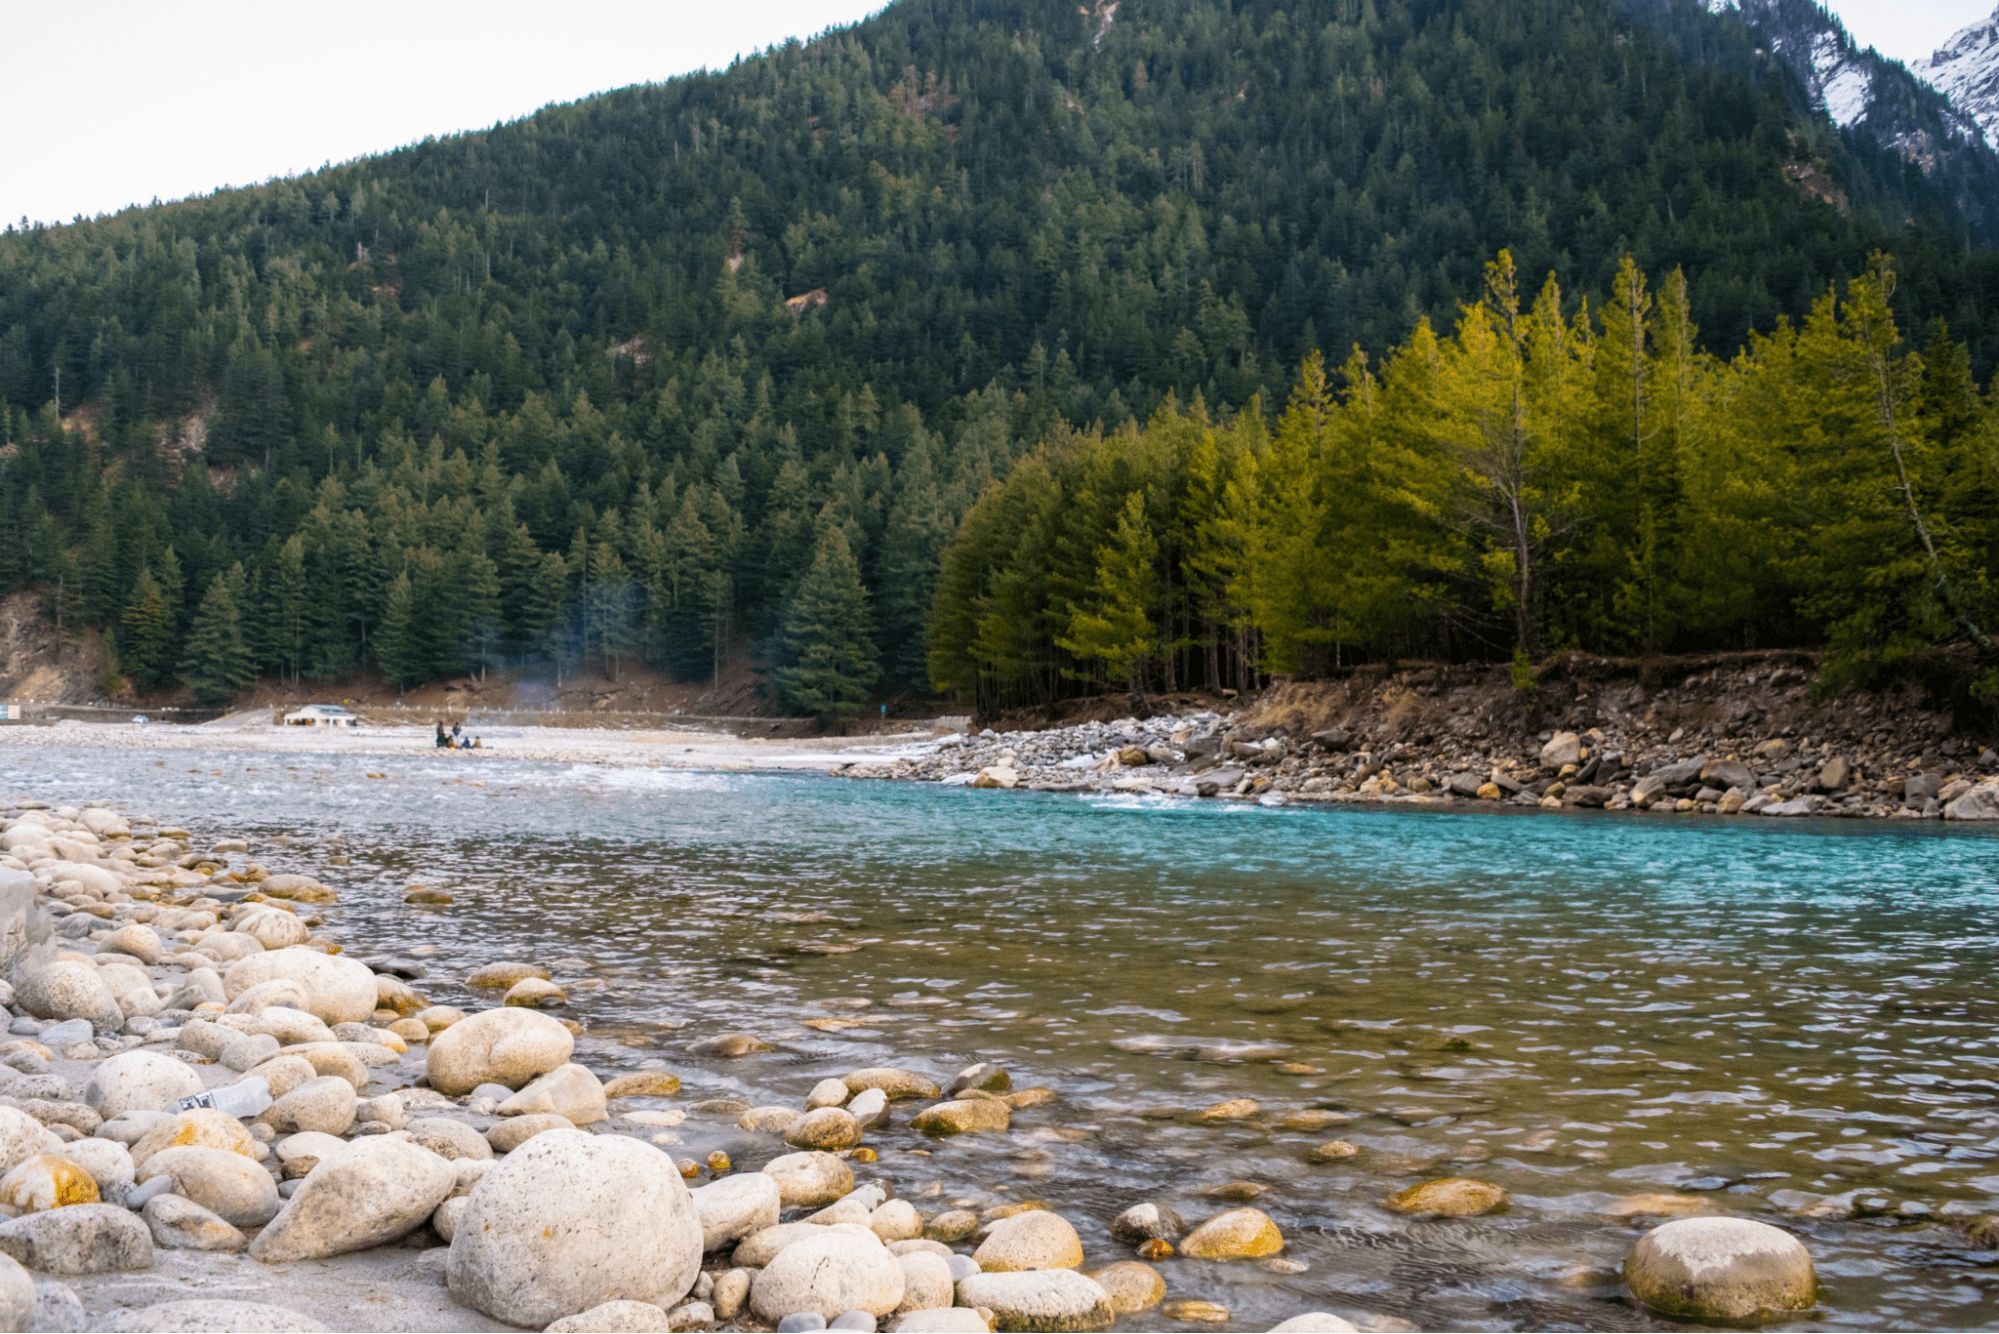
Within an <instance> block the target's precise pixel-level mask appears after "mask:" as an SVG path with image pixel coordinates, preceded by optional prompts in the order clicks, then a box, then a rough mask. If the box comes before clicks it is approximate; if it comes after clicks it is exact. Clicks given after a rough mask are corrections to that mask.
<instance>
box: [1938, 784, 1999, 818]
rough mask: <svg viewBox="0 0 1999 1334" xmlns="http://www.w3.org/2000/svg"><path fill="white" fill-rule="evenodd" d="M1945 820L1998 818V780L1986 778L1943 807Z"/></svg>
mask: <svg viewBox="0 0 1999 1334" xmlns="http://www.w3.org/2000/svg"><path fill="white" fill-rule="evenodd" d="M1943 818H1944V819H1946V820H1999V782H1996V781H1994V780H1992V779H1987V780H1986V781H1985V782H1983V783H1980V784H1979V785H1978V786H1977V787H1974V788H1972V789H1971V790H1970V791H1969V792H1967V793H1965V794H1964V795H1963V796H1961V797H1959V798H1958V799H1957V800H1956V801H1953V802H1951V803H1950V804H1949V805H1947V806H1945V807H1944V808H1943Z"/></svg>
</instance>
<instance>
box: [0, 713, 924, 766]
mask: <svg viewBox="0 0 1999 1334" xmlns="http://www.w3.org/2000/svg"><path fill="white" fill-rule="evenodd" d="M468 735H470V734H468ZM477 735H478V736H479V738H480V740H481V741H482V743H483V744H482V746H481V748H480V749H478V750H464V751H439V750H438V749H437V748H436V744H435V733H434V732H433V731H432V730H431V727H430V726H429V724H427V723H426V724H424V725H421V726H409V727H357V728H352V729H340V730H333V729H322V728H316V727H315V728H303V727H277V726H274V725H272V723H271V722H270V720H269V715H268V714H266V713H262V712H259V713H258V714H257V715H256V716H255V717H254V718H246V717H244V716H243V715H236V716H233V717H229V718H222V719H218V720H216V721H215V722H212V723H203V724H200V725H198V726H175V725H172V724H166V723H144V724H141V723H80V722H61V723H55V724H53V725H50V726H9V727H0V747H35V746H60V747H95V748H104V749H110V750H133V751H142V750H143V751H172V750H213V749H228V750H254V751H257V752H259V753H265V754H275V755H378V756H382V757H384V758H395V757H403V758H407V757H411V756H419V755H423V756H431V755H435V756H439V757H441V758H448V759H451V760H463V761H464V762H465V763H467V764H480V763H483V762H485V761H487V760H490V759H515V760H546V761H556V762H559V763H568V764H607V765H621V766H642V767H647V768H671V769H720V770H736V771H745V770H809V769H825V768H828V767H831V766H834V765H841V764H849V763H867V762H870V761H894V760H896V759H902V758H910V757H914V756H918V755H921V754H925V753H927V752H928V751H929V750H930V749H931V748H932V747H933V746H934V745H935V744H936V742H937V741H938V740H939V739H941V737H942V736H943V735H945V734H944V733H941V732H938V731H935V730H932V729H930V728H924V729H922V730H917V731H910V732H904V733H898V734H890V735H886V736H883V735H876V736H856V737H837V736H827V737H811V738H805V739H798V738H785V739H780V738H767V739H766V738H757V737H743V736H736V735H733V734H730V733H727V732H719V731H712V730H704V729H699V728H692V727H690V728H688V729H686V730H679V729H674V730H669V731H637V730H630V731H627V730H612V729H591V728H569V727H492V728H481V729H479V730H478V732H477Z"/></svg>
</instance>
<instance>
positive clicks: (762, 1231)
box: [730, 1174, 826, 1269]
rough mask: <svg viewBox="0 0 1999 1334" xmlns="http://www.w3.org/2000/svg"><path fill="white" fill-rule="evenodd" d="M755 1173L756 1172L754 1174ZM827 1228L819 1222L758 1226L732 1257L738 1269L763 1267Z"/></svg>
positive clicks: (732, 1261) (744, 1239)
mask: <svg viewBox="0 0 1999 1334" xmlns="http://www.w3.org/2000/svg"><path fill="white" fill-rule="evenodd" d="M752 1175H755V1174H752ZM825 1230H826V1229H825V1228H824V1227H822V1226H820V1225H819V1224H817V1223H807V1222H797V1223H779V1224H777V1225H776V1226H775V1227H765V1228H758V1229H757V1230H756V1231H755V1232H752V1233H750V1235H749V1236H747V1237H744V1238H743V1239H742V1241H741V1242H740V1243H738V1244H737V1246H736V1252H735V1254H734V1255H732V1256H731V1257H730V1261H731V1263H733V1264H734V1265H735V1266H736V1267H737V1268H738V1269H762V1268H763V1267H764V1266H765V1265H767V1264H769V1263H770V1262H771V1261H772V1260H775V1259H776V1258H777V1256H778V1252H780V1251H782V1250H783V1249H784V1248H785V1247H787V1246H790V1245H792V1244H793V1243H795V1242H800V1241H803V1240H805V1239H806V1238H807V1237H816V1236H818V1235H819V1234H820V1233H822V1232H824V1231H825Z"/></svg>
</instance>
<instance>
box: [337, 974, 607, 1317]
mask: <svg viewBox="0 0 1999 1334" xmlns="http://www.w3.org/2000/svg"><path fill="white" fill-rule="evenodd" d="M370 1003H371V1004H372V1001H371V1002H370ZM370 1012H371V1013H372V1011H370ZM575 1048H576V1039H575V1038H574V1037H572V1036H570V1033H569V1030H568V1029H566V1028H564V1027H563V1026H562V1024H561V1022H560V1021H559V1020H556V1019H551V1018H550V1017H549V1016H547V1015H545V1014H542V1013H540V1012H539V1011H536V1010H529V1009H524V1008H522V1007H521V1006H518V1005H513V1006H502V1007H501V1008H499V1009H496V1010H481V1011H480V1012H479V1013H478V1014H473V1015H467V1016H466V1017H465V1018H463V1019H461V1020H459V1021H458V1022H457V1023H455V1024H453V1025H452V1026H451V1027H449V1028H447V1029H445V1030H444V1031H443V1032H441V1033H435V1034H433V1035H432V1036H431V1039H430V1051H429V1053H428V1055H427V1056H426V1057H425V1069H426V1072H427V1073H428V1074H429V1076H430V1086H431V1087H432V1088H434V1089H436V1090H437V1091H438V1092H440V1093H445V1094H449V1095H452V1096H454V1097H455V1096H457V1095H459V1094H462V1093H470V1092H471V1091H472V1090H473V1089H475V1088H477V1087H478V1086H479V1085H481V1084H504V1085H506V1086H507V1087H508V1088H515V1089H517V1088H519V1087H520V1086H521V1085H523V1084H525V1083H527V1082H528V1081H529V1080H532V1079H534V1078H535V1077H536V1076H538V1075H544V1074H547V1073H548V1072H549V1071H551V1070H553V1069H555V1068H556V1067H558V1066H560V1065H563V1064H565V1063H567V1062H568V1060H569V1054H570V1052H572V1051H574V1050H575ZM544 1323H545V1322H544Z"/></svg>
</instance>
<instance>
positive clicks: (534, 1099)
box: [494, 1061, 609, 1126]
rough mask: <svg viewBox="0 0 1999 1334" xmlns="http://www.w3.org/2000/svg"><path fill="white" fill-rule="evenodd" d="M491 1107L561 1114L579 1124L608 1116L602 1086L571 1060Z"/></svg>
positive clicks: (504, 1113) (517, 1112)
mask: <svg viewBox="0 0 1999 1334" xmlns="http://www.w3.org/2000/svg"><path fill="white" fill-rule="evenodd" d="M494 1110H495V1111H496V1112H497V1113H498V1114H499V1115H501V1116H535V1115H543V1114H550V1115H555V1116H561V1117H566V1118H568V1120H569V1122H570V1124H572V1125H579V1126H587V1125H590V1124H592V1123H593V1122H597V1121H602V1120H603V1119H604V1118H605V1117H606V1116H608V1115H609V1112H607V1111H606V1110H605V1102H604V1085H603V1084H602V1083H601V1082H599V1081H598V1079H597V1076H595V1075H593V1074H591V1073H590V1072H589V1071H588V1070H586V1069H584V1068H583V1067H582V1066H580V1065H577V1064H576V1063H575V1062H573V1061H572V1062H570V1063H569V1064H567V1065H559V1066H557V1067H556V1068H555V1069H553V1070H551V1071H549V1072H548V1073H547V1074H545V1075H543V1076H542V1077H541V1078H539V1079H537V1080H535V1081H534V1082H533V1083H531V1084H529V1085H528V1086H527V1087H526V1088H524V1089H522V1090H521V1091H520V1092H519V1093H516V1094H515V1095H514V1096H513V1097H511V1098H508V1099H507V1100H506V1101H505V1102H503V1103H501V1104H500V1105H499V1106H498V1107H497V1108H495V1109H494Z"/></svg>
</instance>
